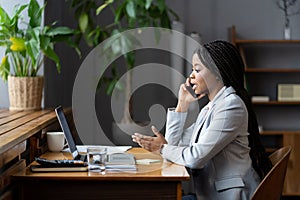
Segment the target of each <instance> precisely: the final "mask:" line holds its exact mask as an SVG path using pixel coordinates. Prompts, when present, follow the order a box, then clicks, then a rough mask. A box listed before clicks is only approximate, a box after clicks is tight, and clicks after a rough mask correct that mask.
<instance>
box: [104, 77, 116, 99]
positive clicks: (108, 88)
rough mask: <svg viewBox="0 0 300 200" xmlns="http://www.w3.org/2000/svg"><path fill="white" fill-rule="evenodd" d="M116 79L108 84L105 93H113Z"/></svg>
mask: <svg viewBox="0 0 300 200" xmlns="http://www.w3.org/2000/svg"><path fill="white" fill-rule="evenodd" d="M117 81H118V80H117V79H116V78H115V79H113V80H112V81H111V82H110V83H109V84H108V86H107V89H106V94H108V95H111V94H112V93H113V91H114V88H115V85H116V83H117Z"/></svg>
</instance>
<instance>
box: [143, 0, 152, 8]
mask: <svg viewBox="0 0 300 200" xmlns="http://www.w3.org/2000/svg"><path fill="white" fill-rule="evenodd" d="M151 3H152V0H146V5H145V8H146V10H148V9H149V8H150V6H151Z"/></svg>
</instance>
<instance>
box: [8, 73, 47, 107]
mask: <svg viewBox="0 0 300 200" xmlns="http://www.w3.org/2000/svg"><path fill="white" fill-rule="evenodd" d="M43 86H44V77H43V76H36V77H15V76H8V96H9V103H10V106H9V109H10V110H39V109H41V102H42V94H43Z"/></svg>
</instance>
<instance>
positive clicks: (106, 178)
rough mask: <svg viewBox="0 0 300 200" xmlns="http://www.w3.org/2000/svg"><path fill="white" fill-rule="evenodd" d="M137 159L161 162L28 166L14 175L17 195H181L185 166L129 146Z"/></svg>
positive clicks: (48, 155) (50, 155)
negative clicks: (130, 166) (120, 167)
mask: <svg viewBox="0 0 300 200" xmlns="http://www.w3.org/2000/svg"><path fill="white" fill-rule="evenodd" d="M129 152H130V153H133V154H134V155H135V157H136V159H142V158H155V159H160V160H161V162H160V163H152V164H150V165H137V168H138V170H137V171H136V172H121V173H119V172H105V173H104V174H102V173H99V172H96V173H95V172H57V173H32V172H31V171H30V169H29V168H27V169H26V170H23V171H21V172H20V173H18V174H15V175H14V176H13V178H14V180H15V182H16V183H17V185H18V192H19V197H18V199H43V200H44V199H72V200H76V199H78V200H82V199H85V200H90V199H101V200H102V199H131V200H133V199H139V200H141V199H143V200H144V199H151V200H154V199H155V200H156V199H170V200H171V199H172V200H174V199H178V200H179V199H180V200H181V195H182V194H181V181H184V180H188V179H189V175H188V173H187V171H186V170H185V167H183V166H179V165H176V164H172V163H170V162H167V161H164V160H162V158H161V156H159V155H155V154H152V153H150V152H148V151H146V150H144V149H141V148H133V149H131V150H129ZM42 157H44V158H48V159H49V158H50V159H53V158H56V159H63V158H64V159H66V158H70V154H68V153H46V154H44V155H43V156H42Z"/></svg>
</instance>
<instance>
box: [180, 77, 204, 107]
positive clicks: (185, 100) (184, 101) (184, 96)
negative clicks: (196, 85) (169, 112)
mask: <svg viewBox="0 0 300 200" xmlns="http://www.w3.org/2000/svg"><path fill="white" fill-rule="evenodd" d="M187 86H191V84H190V78H187V79H186V81H185V83H184V84H181V86H180V89H179V94H178V103H177V106H176V112H187V110H188V108H189V105H190V103H192V102H194V101H196V100H199V99H201V98H202V97H203V96H205V95H200V96H198V97H197V98H194V97H193V96H192V95H191V94H190V92H189V91H188V90H187V88H186V87H187Z"/></svg>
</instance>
